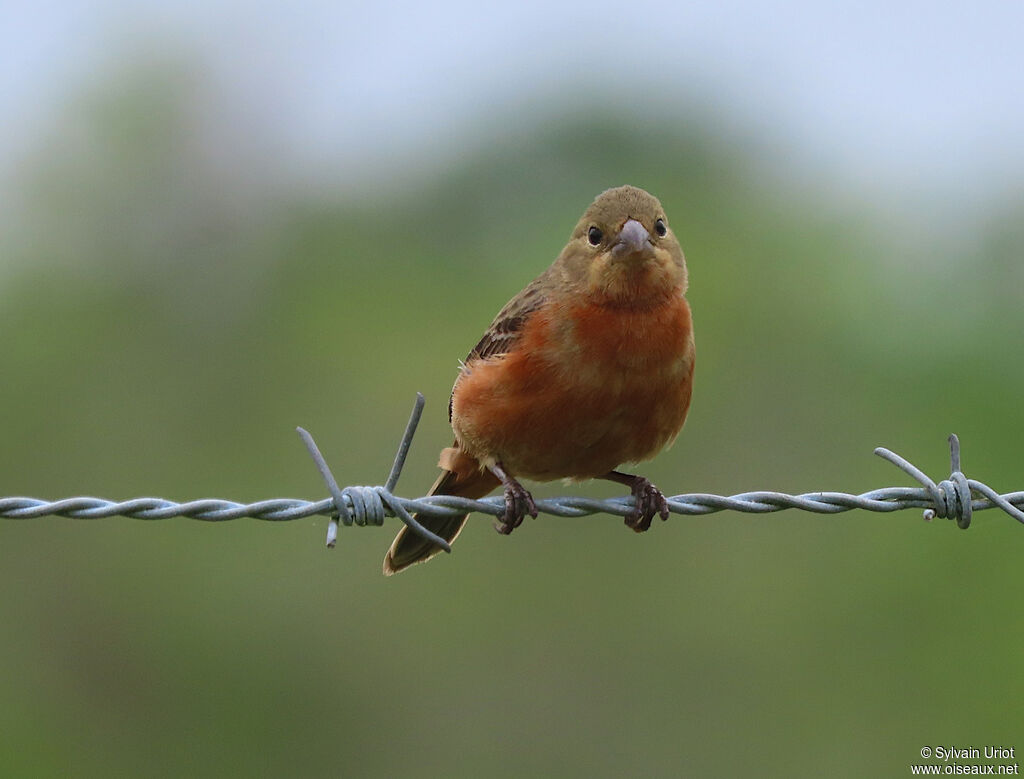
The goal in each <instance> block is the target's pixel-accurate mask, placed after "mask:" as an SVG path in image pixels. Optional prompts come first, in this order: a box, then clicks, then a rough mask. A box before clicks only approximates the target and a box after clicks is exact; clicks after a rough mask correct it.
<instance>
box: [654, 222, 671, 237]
mask: <svg viewBox="0 0 1024 779" xmlns="http://www.w3.org/2000/svg"><path fill="white" fill-rule="evenodd" d="M654 232H656V233H657V234H658V235H659V236H662V235H664V234H665V233H667V232H668V228H667V227H665V220H664V219H659V220H657V221H656V222H655V223H654Z"/></svg>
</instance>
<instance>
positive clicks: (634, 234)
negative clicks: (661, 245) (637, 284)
mask: <svg viewBox="0 0 1024 779" xmlns="http://www.w3.org/2000/svg"><path fill="white" fill-rule="evenodd" d="M653 249H654V244H652V243H651V234H650V233H648V232H647V228H645V227H644V226H643V225H642V224H640V223H639V222H638V221H636V220H635V219H627V220H626V224H624V225H622V229H621V230H619V238H618V240H617V241H615V243H614V244H613V245H612V254H613V255H614V256H615V257H617V258H622V259H624V258H626V257H632V256H638V257H642V256H647V255H649V254H650V253H651V251H652V250H653Z"/></svg>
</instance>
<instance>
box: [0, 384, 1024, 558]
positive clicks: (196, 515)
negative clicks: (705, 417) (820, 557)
mask: <svg viewBox="0 0 1024 779" xmlns="http://www.w3.org/2000/svg"><path fill="white" fill-rule="evenodd" d="M423 404H424V400H423V396H422V395H421V394H419V393H417V394H416V403H415V405H414V407H413V410H412V414H411V415H410V416H409V422H408V423H407V425H406V428H405V433H404V434H403V436H402V439H401V441H400V442H399V445H398V451H397V452H396V454H395V460H394V463H393V465H392V466H391V472H390V474H388V478H387V481H386V482H385V483H384V484H383V485H381V486H371V487H360V486H350V487H344V488H342V487H340V486H339V485H338V482H337V480H336V479H335V478H334V475H333V474H332V472H331V469H330V466H328V465H327V461H326V459H325V458H324V456H323V454H322V453H321V452H320V449H319V447H318V446H317V445H316V442H315V441H314V440H313V436H312V435H310V434H309V433H308V432H307V431H305V430H303V429H302V428H301V427H300V428H297V431H298V433H299V435H300V436H301V437H302V440H303V443H304V444H305V445H306V449H307V450H308V451H309V454H310V457H312V458H313V462H314V463H315V464H316V467H317V469H318V471H319V472H320V476H321V478H322V479H323V480H324V484H325V485H326V486H327V492H328V493H329V495H330V497H328V498H326V499H324V500H319V501H307V500H298V499H295V498H275V499H272V500H264V501H259V502H257V503H249V504H244V503H235V502H234V501H228V500H220V499H215V498H207V499H204V500H194V501H189V502H187V503H175V502H173V501H169V500H165V499H163V498H133V499H131V500H125V501H120V502H115V501H109V500H104V499H103V498H93V497H74V498H64V499H63V500H57V501H44V500H40V499H38V498H25V497H9V498H0V517H3V518H8V519H35V518H37V517H44V516H62V517H69V518H71V519H100V518H103V517H113V516H124V517H132V518H135V519H169V518H171V517H189V518H192V519H201V520H204V521H207V522H223V521H227V520H231V519H241V518H243V517H251V518H253V519H262V520H268V521H276V522H283V521H289V520H294V519H304V518H305V517H311V516H324V515H326V516H328V517H330V522H329V524H328V528H327V546H328V547H331V548H333V547H334V545H335V544H336V542H337V537H338V526H339V522H340V524H343V525H345V526H346V527H347V526H351V525H360V526H363V525H383V524H384V520H385V518H386V517H397V518H398V519H400V520H401V521H402V522H404V523H405V524H406V525H407V526H408V527H409V529H410V530H411V531H412V532H414V533H417V534H418V535H420V536H421V537H422V538H424V539H427V540H429V541H430V542H431V543H433V544H436V545H437V546H440V547H441V548H442V549H444V550H445V551H446V552H450V551H451V546H450V545H449V544H448V542H446V541H445V540H444V539H442V538H440V537H439V536H437V535H436V534H434V533H431V532H430V531H429V530H427V529H426V528H425V527H423V525H422V524H420V523H419V522H417V521H416V519H415V518H414V517H413V514H422V515H424V516H430V517H455V516H460V515H463V514H467V513H473V512H478V513H482V514H487V515H490V516H499V515H500V514H501V513H502V512H503V511H504V500H503V498H502V497H501V496H496V497H491V498H484V499H482V500H470V499H469V498H460V497H457V496H453V495H428V496H426V497H423V498H418V499H416V500H409V499H407V498H400V497H398V496H396V495H395V494H394V492H393V491H394V489H395V487H396V486H397V484H398V478H399V477H400V476H401V474H402V467H403V466H404V465H405V460H406V457H407V456H408V454H409V448H410V446H411V445H412V439H413V436H414V435H415V433H416V427H417V425H418V424H419V420H420V417H421V415H422V413H423ZM949 450H950V475H949V478H948V479H943V480H942V481H940V482H938V483H937V484H936V483H935V482H934V481H932V479H931V478H929V477H928V476H927V475H926V474H925V473H924V472H923V471H921V470H920V469H919V468H917V467H916V466H915V465H913V464H912V463H910V462H909V461H908V460H906V459H905V458H903V457H901V456H900V455H898V454H896V453H895V452H892V451H890V450H889V449H886V448H884V447H879V448H877V449H875V454H877V455H878V456H879V457H882V458H883V459H885V460H887V461H888V462H890V463H892V464H893V465H895V466H896V467H898V468H899V469H900V470H902V471H903V472H904V473H906V474H907V475H908V476H910V477H911V478H912V479H913V480H914V481H916V482H917V483H918V484H919V485H921V486H919V487H884V488H882V489H877V490H872V491H871V492H865V493H863V494H861V495H849V494H846V493H843V492H810V493H805V494H802V495H787V494H784V493H781V492H770V491H761V492H744V493H741V494H739V495H731V496H723V495H708V494H705V493H693V494H689V495H675V496H672V497H670V498H668V507H669V511H670V512H671V513H673V514H680V515H703V514H713V513H715V512H717V511H741V512H746V513H751V514H769V513H773V512H776V511H783V510H785V509H798V510H800V511H809V512H813V513H816V514H838V513H841V512H844V511H850V510H852V509H863V510H865V511H876V512H890V511H900V510H902V509H907V508H921V509H924V518H925V519H927V520H931V519H934V518H935V517H947V518H949V519H955V520H956V523H957V525H958V526H959V527H961V528H963V529H965V530H966V529H967V528H968V527H970V525H971V519H972V516H973V514H974V512H976V511H981V510H984V509H990V508H999V509H1002V510H1003V511H1004V512H1005V513H1007V514H1009V515H1010V516H1011V517H1013V518H1014V519H1016V520H1017V521H1018V522H1020V523H1022V524H1024V511H1022V510H1021V509H1022V507H1024V491H1022V492H1013V493H1008V494H1006V495H1000V494H999V493H997V492H996V491H995V490H993V489H992V488H991V487H989V486H988V485H987V484H984V483H983V482H980V481H978V480H976V479H969V478H967V477H966V476H965V475H964V473H963V471H962V470H961V466H960V441H959V439H958V438H957V437H956V436H955V435H951V436H950V437H949ZM535 502H536V505H537V510H538V511H539V512H540V513H543V514H550V515H552V516H556V517H583V516H589V515H592V514H599V513H605V514H612V515H615V516H620V517H622V516H625V515H626V514H628V513H629V512H630V511H632V510H633V508H634V506H635V500H634V498H633V497H632V496H625V497H618V498H609V499H607V500H597V499H594V498H586V497H561V498H547V499H543V500H537V501H535Z"/></svg>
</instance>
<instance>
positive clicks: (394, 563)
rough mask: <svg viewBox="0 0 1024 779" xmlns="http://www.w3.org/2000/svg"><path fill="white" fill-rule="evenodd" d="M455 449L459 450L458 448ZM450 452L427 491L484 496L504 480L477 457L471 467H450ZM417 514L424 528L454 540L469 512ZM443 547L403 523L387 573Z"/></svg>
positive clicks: (389, 556)
mask: <svg viewBox="0 0 1024 779" xmlns="http://www.w3.org/2000/svg"><path fill="white" fill-rule="evenodd" d="M455 451H456V453H458V452H457V450H455ZM449 452H452V450H451V449H446V450H445V451H444V452H443V453H442V455H441V463H442V470H441V475H440V476H438V477H437V481H435V482H434V486H433V487H431V488H430V492H429V493H427V494H428V495H457V496H459V497H462V498H471V499H476V498H482V497H484V495H486V494H487V493H489V492H491V490H493V489H494V488H495V487H497V486H498V485H499V484H501V482H500V481H499V480H498V478H497V477H496V476H494V474H492V473H491V472H490V471H487V470H480V468H479V466H478V465H476V461H475V460H474V461H473V464H474V467H472V468H469V469H464V468H459V469H458V470H448V469H447V468H445V467H444V466H445V465H447V464H449V463H450V461H451V460H452V459H453V458H452V456H449V457H448V458H447V460H446V457H445V455H446V454H447V453H449ZM458 454H461V453H458ZM462 458H463V459H468V458H466V457H465V455H462ZM458 464H459V465H462V464H463V463H461V462H460V463H458ZM414 516H415V518H416V521H417V522H419V523H420V524H421V525H423V526H424V527H425V528H427V529H428V530H430V531H431V532H433V533H436V534H437V535H439V536H441V538H443V539H444V540H445V541H448V542H449V543H451V542H453V541H454V540H455V539H456V537H457V536H458V535H459V533H460V532H461V531H462V528H463V526H465V524H466V518H467V517H468V516H469V515H468V514H463V515H462V516H458V517H428V516H424V515H423V514H415V515H414ZM440 551H441V547H439V546H436V545H435V544H432V543H430V541H427V540H426V539H425V538H421V537H420V536H419V535H417V534H416V533H414V532H412V531H411V530H409V528H407V527H403V528H402V529H401V530H399V531H398V535H397V536H395V540H394V541H393V542H392V543H391V548H390V549H389V550H388V553H387V555H385V556H384V575H385V576H391V575H392V574H396V573H398V572H399V571H404V570H405V569H406V568H408V567H409V566H410V565H415V564H416V563H422V562H425V561H427V560H429V559H430V558H431V557H433V556H434V555H436V554H438V553H439V552H440Z"/></svg>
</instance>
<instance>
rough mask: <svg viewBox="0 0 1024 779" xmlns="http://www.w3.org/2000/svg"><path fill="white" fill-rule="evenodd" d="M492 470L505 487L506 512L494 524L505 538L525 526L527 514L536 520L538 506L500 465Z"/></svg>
mask: <svg viewBox="0 0 1024 779" xmlns="http://www.w3.org/2000/svg"><path fill="white" fill-rule="evenodd" d="M490 470H491V472H492V473H493V474H494V475H495V476H497V477H498V478H499V479H501V483H502V484H503V485H504V487H505V511H504V512H502V514H501V516H499V517H498V521H497V522H495V523H494V529H495V530H497V531H498V532H499V533H501V534H502V535H503V536H507V535H508V534H509V533H511V532H512V531H513V530H515V529H516V528H517V527H519V526H520V525H521V524H523V518H524V517H525V516H526V515H527V514H529V515H530V516H531V517H533V518H534V519H536V518H537V504H536V503H534V502H533V496H532V495H531V494H530V493H529V492H528V491H527V489H526V488H525V487H523V485H522V484H520V483H519V482H517V481H516V480H515V479H513V478H512V477H511V476H509V475H508V474H507V473H505V471H504V469H502V467H501V466H500V465H494V466H491V469H490Z"/></svg>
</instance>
